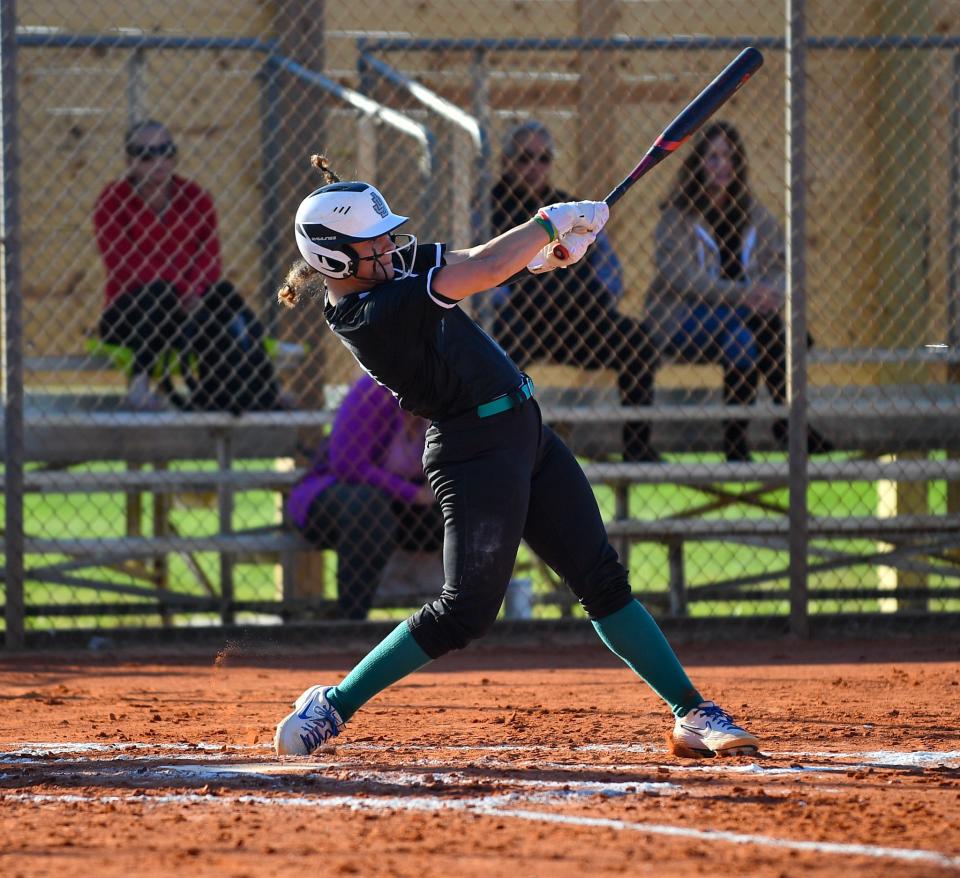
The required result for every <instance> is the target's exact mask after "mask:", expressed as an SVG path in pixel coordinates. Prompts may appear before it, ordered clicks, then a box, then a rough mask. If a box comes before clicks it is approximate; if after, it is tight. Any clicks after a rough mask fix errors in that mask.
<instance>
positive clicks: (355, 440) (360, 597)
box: [287, 375, 443, 619]
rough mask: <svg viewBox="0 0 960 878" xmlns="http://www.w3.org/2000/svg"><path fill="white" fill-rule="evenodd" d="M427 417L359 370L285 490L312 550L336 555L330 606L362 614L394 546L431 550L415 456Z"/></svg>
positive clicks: (432, 513)
mask: <svg viewBox="0 0 960 878" xmlns="http://www.w3.org/2000/svg"><path fill="white" fill-rule="evenodd" d="M426 429H427V422H426V421H425V420H424V419H423V418H419V417H417V416H416V415H412V414H410V413H409V412H405V411H404V410H403V409H401V408H400V406H398V405H397V401H396V400H395V399H394V398H393V396H392V395H391V393H390V391H389V390H387V389H386V388H385V387H381V386H380V385H379V384H377V383H376V382H375V381H374V380H373V379H372V378H371V377H370V376H369V375H363V376H362V377H361V378H360V379H359V380H358V381H357V382H356V383H355V384H354V385H353V386H352V387H351V388H350V391H349V392H348V393H347V395H346V397H344V400H343V403H342V404H341V406H340V409H339V410H338V412H337V416H336V418H335V419H334V422H333V429H332V431H331V433H330V436H329V437H328V438H327V440H326V441H324V442H323V443H322V444H321V446H320V448H319V450H318V453H317V455H316V458H315V460H314V464H313V467H312V469H311V470H310V472H309V473H307V475H306V476H304V477H303V478H302V479H301V480H300V481H299V482H298V483H297V484H296V485H295V486H294V488H293V490H292V491H291V492H290V499H289V500H288V503H287V511H288V513H289V515H290V519H291V521H292V522H293V524H294V525H295V526H296V527H297V529H298V530H299V531H300V532H301V533H302V534H303V535H304V536H305V537H306V538H307V539H308V540H310V542H311V543H313V544H314V545H315V546H317V547H318V548H322V549H335V550H336V552H337V606H338V610H339V616H340V618H343V619H365V618H366V617H367V613H369V611H370V606H371V604H372V603H373V598H374V595H375V594H376V591H377V586H378V585H379V584H380V579H381V577H382V575H383V571H384V568H385V567H386V566H387V561H388V560H389V559H390V556H391V555H392V554H393V552H394V550H395V549H397V548H403V549H406V550H407V551H424V552H435V551H438V550H439V549H440V547H441V546H442V545H443V518H442V516H441V514H440V510H439V508H438V506H437V504H436V500H435V498H434V496H433V491H431V490H430V486H429V485H428V484H427V483H426V479H425V476H424V474H423V465H422V464H421V462H420V461H421V457H422V456H423V445H424V435H425V433H426Z"/></svg>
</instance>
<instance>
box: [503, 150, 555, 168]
mask: <svg viewBox="0 0 960 878" xmlns="http://www.w3.org/2000/svg"><path fill="white" fill-rule="evenodd" d="M513 160H514V161H515V162H516V163H517V164H520V165H532V164H533V163H534V162H537V163H539V164H541V165H549V164H550V162H552V161H553V153H552V152H541V153H534V152H518V153H517V154H516V155H515V156H514V158H513Z"/></svg>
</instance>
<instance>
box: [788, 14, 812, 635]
mask: <svg viewBox="0 0 960 878" xmlns="http://www.w3.org/2000/svg"><path fill="white" fill-rule="evenodd" d="M786 3H787V7H786V21H787V41H786V48H787V58H786V62H787V63H786V75H787V82H786V94H787V173H786V179H787V216H786V219H787V316H788V320H787V404H788V406H789V409H790V442H789V450H790V470H789V472H790V516H789V518H790V538H789V543H790V631H791V632H792V633H793V634H794V635H795V636H797V637H808V636H809V634H810V620H809V617H808V612H807V575H808V568H807V544H808V536H809V535H808V522H807V483H808V474H807V313H806V312H807V308H806V265H805V259H806V252H805V250H806V219H807V216H806V190H805V184H806V154H805V150H806V109H807V107H806V80H805V76H806V70H805V66H806V45H805V44H806V38H807V34H806V16H805V3H804V0H786Z"/></svg>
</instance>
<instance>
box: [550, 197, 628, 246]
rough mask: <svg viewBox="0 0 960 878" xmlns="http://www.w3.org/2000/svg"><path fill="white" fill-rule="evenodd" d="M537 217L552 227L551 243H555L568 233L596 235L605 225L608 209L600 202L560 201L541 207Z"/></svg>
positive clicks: (608, 216) (608, 213) (608, 215)
mask: <svg viewBox="0 0 960 878" xmlns="http://www.w3.org/2000/svg"><path fill="white" fill-rule="evenodd" d="M537 216H538V217H539V218H540V219H542V220H546V221H547V222H548V223H550V225H551V226H553V229H554V232H555V235H554V237H553V238H552V239H551V242H556V241H557V240H558V239H559V238H563V237H565V236H566V235H569V234H570V232H575V233H576V234H578V235H583V234H587V233H589V232H593V233H594V234H596V233H597V232H599V231H600V230H601V229H602V228H603V227H604V226H605V225H606V224H607V220H608V219H609V218H610V208H609V207H607V205H606V204H605V203H604V202H602V201H561V202H560V203H558V204H548V205H547V206H546V207H541V208H540V210H539V211H537Z"/></svg>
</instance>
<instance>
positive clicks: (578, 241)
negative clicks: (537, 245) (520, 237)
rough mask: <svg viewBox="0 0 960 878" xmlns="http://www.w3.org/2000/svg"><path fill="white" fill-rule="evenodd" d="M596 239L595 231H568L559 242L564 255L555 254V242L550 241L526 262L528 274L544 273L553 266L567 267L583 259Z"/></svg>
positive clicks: (553, 267)
mask: <svg viewBox="0 0 960 878" xmlns="http://www.w3.org/2000/svg"><path fill="white" fill-rule="evenodd" d="M596 240H597V233H596V232H586V233H584V234H582V235H581V234H577V233H576V232H568V233H567V234H566V235H564V236H563V237H562V238H561V239H560V242H559V243H561V244H563V248H564V251H565V252H566V256H564V257H562V258H561V257H559V256H557V254H556V252H555V251H556V248H557V243H556V242H551V243H549V244H547V246H546V247H544V248H543V249H542V250H541V251H540V252H539V253H537V255H536V256H534V257H533V259H531V260H530V262H528V263H527V271H529V272H530V274H544V273H545V272H547V271H553V270H554V269H555V268H569V267H570V266H571V265H573V264H574V263H575V262H579V261H580V260H581V259H583V257H584V254H585V253H586V252H587V250H588V249H589V247H590V245H591V244H592V243H593V242H594V241H596Z"/></svg>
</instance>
